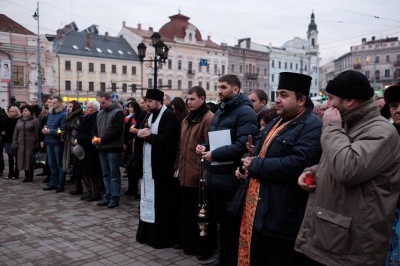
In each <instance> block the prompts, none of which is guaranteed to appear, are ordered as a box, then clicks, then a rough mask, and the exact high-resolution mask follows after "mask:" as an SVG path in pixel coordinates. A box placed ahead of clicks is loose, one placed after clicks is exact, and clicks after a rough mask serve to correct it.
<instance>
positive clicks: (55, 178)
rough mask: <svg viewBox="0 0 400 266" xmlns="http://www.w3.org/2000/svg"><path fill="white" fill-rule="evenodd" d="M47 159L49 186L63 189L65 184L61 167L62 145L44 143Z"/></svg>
mask: <svg viewBox="0 0 400 266" xmlns="http://www.w3.org/2000/svg"><path fill="white" fill-rule="evenodd" d="M46 145H47V148H46V152H47V160H48V163H49V167H50V173H51V175H50V186H51V187H58V188H59V189H63V188H64V186H65V174H64V170H63V167H62V158H63V150H64V146H63V145H54V144H46Z"/></svg>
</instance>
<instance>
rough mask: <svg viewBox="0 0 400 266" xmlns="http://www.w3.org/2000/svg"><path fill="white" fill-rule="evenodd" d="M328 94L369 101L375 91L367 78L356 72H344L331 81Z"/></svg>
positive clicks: (327, 88)
mask: <svg viewBox="0 0 400 266" xmlns="http://www.w3.org/2000/svg"><path fill="white" fill-rule="evenodd" d="M326 92H327V93H330V94H333V95H336V96H339V97H341V98H348V99H369V98H371V97H372V96H374V89H373V88H372V87H371V84H370V83H369V81H368V79H367V77H366V76H364V75H363V74H362V73H360V72H358V71H354V70H347V71H345V72H342V73H340V74H339V75H338V76H337V77H336V78H334V79H333V80H331V81H329V83H328V85H327V86H326Z"/></svg>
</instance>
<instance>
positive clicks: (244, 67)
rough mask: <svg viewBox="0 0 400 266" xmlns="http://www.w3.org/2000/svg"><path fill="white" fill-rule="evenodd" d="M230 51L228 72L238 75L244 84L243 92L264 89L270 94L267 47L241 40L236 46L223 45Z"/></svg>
mask: <svg viewBox="0 0 400 266" xmlns="http://www.w3.org/2000/svg"><path fill="white" fill-rule="evenodd" d="M222 47H223V49H224V50H226V51H228V72H229V73H230V74H234V75H237V76H238V77H239V78H240V80H241V82H242V92H243V93H248V92H250V91H252V90H254V89H262V90H264V91H266V92H267V93H268V65H269V49H268V48H267V47H265V45H261V44H257V43H254V42H252V41H251V38H244V39H239V40H238V44H237V45H235V46H227V45H225V44H222Z"/></svg>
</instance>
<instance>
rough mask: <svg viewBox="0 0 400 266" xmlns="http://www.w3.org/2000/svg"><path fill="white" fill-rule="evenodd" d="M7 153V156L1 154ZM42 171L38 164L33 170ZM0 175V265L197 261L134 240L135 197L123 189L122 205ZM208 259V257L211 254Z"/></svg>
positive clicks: (134, 265)
mask: <svg viewBox="0 0 400 266" xmlns="http://www.w3.org/2000/svg"><path fill="white" fill-rule="evenodd" d="M6 158H7V156H5V159H6ZM38 172H41V169H39V170H36V172H35V174H36V173H38ZM7 173H8V170H7V169H5V170H4V176H3V177H0V195H1V201H0V204H1V205H0V265H1V266H2V265H15V266H31V265H32V266H33V265H34V266H36V265H52V266H53V265H54V266H56V265H71V266H72V265H76V266H103V265H106V266H111V265H132V266H139V265H152V266H157V265H181V266H186V265H187V266H191V265H201V263H204V262H201V263H200V262H199V261H197V260H196V258H195V257H193V256H187V255H185V254H184V253H183V252H182V251H181V250H175V249H173V248H169V249H159V250H156V249H153V248H151V247H149V246H146V245H142V244H140V243H137V242H136V240H135V238H136V230H137V226H138V219H139V213H138V206H139V201H138V200H134V199H133V197H128V196H125V195H123V192H124V191H125V190H126V187H127V180H126V178H123V180H122V190H121V201H120V206H119V207H117V208H114V209H107V208H106V207H98V206H96V203H97V202H86V201H82V200H80V199H79V197H80V196H71V195H69V194H68V191H69V189H71V188H72V187H73V185H72V184H68V185H67V186H66V189H65V192H62V193H55V192H54V191H43V190H42V188H43V187H44V186H45V184H43V183H42V180H43V179H44V177H36V176H35V177H34V180H33V183H22V182H21V180H22V179H21V177H22V176H23V173H21V175H20V179H19V180H7V179H5V176H7ZM210 260H212V259H210Z"/></svg>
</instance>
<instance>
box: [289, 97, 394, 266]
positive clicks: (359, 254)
mask: <svg viewBox="0 0 400 266" xmlns="http://www.w3.org/2000/svg"><path fill="white" fill-rule="evenodd" d="M342 118H343V121H344V123H343V125H344V126H343V127H342V125H341V124H340V123H334V122H331V123H329V124H326V125H324V127H323V130H322V136H321V145H322V157H321V160H320V163H319V164H318V165H316V166H314V167H311V168H310V169H306V170H311V171H312V172H313V173H315V176H316V182H317V183H316V190H315V191H314V192H313V193H310V197H309V200H308V203H307V209H306V213H305V216H304V220H303V224H302V226H301V229H300V231H299V234H298V236H297V240H296V244H295V249H296V250H298V251H300V252H302V253H304V254H306V255H307V256H308V257H310V258H311V259H313V260H315V261H318V262H320V263H323V264H325V265H330V266H334V265H349V266H350V265H351V266H354V265H362V266H365V265H374V266H377V265H383V264H384V260H385V257H386V252H387V246H388V244H389V237H390V229H391V226H392V222H393V219H394V211H395V208H396V203H397V200H398V197H399V191H400V170H399V167H400V139H399V135H398V133H397V132H396V130H395V129H394V127H393V126H392V125H391V124H390V123H389V122H388V121H386V119H384V118H383V117H381V116H380V114H379V111H378V106H377V105H376V103H375V102H373V100H370V101H367V102H365V103H364V104H362V105H361V106H360V107H359V108H357V109H356V110H353V111H351V112H349V113H347V114H346V113H345V114H343V115H342Z"/></svg>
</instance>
